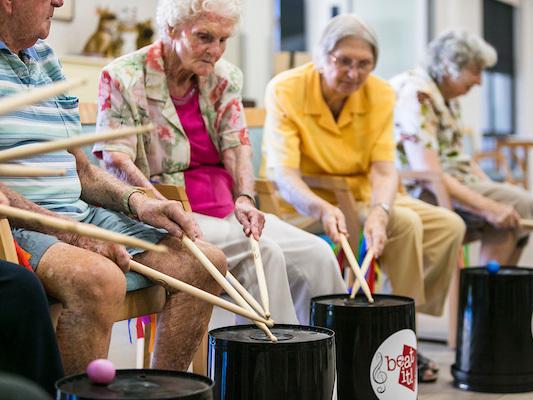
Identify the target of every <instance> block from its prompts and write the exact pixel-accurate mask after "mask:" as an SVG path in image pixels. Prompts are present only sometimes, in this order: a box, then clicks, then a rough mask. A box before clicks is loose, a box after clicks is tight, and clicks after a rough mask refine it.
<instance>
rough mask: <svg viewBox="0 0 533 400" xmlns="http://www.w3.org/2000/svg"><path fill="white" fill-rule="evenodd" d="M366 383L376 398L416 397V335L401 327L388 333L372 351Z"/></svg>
mask: <svg viewBox="0 0 533 400" xmlns="http://www.w3.org/2000/svg"><path fill="white" fill-rule="evenodd" d="M370 383H371V384H372V389H374V393H375V394H376V396H377V398H378V399H379V400H416V398H417V393H418V385H417V368H416V335H415V333H414V331H412V330H411V329H403V330H401V331H398V332H396V333H394V334H392V335H390V336H389V337H388V338H387V339H386V340H385V341H384V342H383V343H381V346H379V348H378V349H377V350H376V352H375V353H374V357H373V358H372V363H371V364H370Z"/></svg>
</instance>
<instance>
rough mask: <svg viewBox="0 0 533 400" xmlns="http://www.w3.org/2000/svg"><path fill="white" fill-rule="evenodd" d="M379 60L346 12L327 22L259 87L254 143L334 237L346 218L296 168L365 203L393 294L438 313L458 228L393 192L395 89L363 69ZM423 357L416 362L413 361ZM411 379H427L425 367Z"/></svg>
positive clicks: (436, 210) (300, 206) (432, 371)
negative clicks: (301, 60)
mask: <svg viewBox="0 0 533 400" xmlns="http://www.w3.org/2000/svg"><path fill="white" fill-rule="evenodd" d="M377 56H378V45H377V40H376V38H375V35H374V33H373V32H372V31H371V30H370V28H368V27H367V26H366V24H365V23H364V22H362V21H361V20H360V19H359V18H357V17H355V16H354V15H340V16H337V17H335V18H333V19H332V20H331V21H330V22H329V24H328V25H327V27H326V29H325V31H324V32H323V34H322V37H321V39H320V42H319V45H318V47H317V51H316V54H315V58H314V62H313V63H309V64H306V65H303V66H301V67H298V68H295V69H292V70H290V71H286V72H284V73H282V74H280V75H278V76H276V77H275V78H274V79H273V80H272V81H271V82H270V83H269V84H268V86H267V92H266V99H265V104H266V108H267V118H266V125H265V134H264V139H263V152H264V157H265V162H266V163H265V166H266V173H267V175H268V176H269V178H271V179H273V180H274V181H275V182H276V184H277V185H278V188H279V190H280V192H281V195H282V196H283V198H284V199H285V200H286V201H288V202H289V203H290V204H291V205H292V206H293V207H294V208H296V209H297V210H298V211H299V212H301V213H303V214H306V215H309V216H312V217H316V218H317V219H319V220H320V221H321V222H322V225H323V228H324V230H325V232H326V233H327V234H328V236H330V238H331V239H332V240H333V241H335V242H338V241H339V240H340V234H341V233H346V232H347V230H346V223H350V221H345V217H344V215H343V213H342V211H341V210H340V209H339V208H338V207H336V206H335V205H334V204H333V198H331V197H329V196H328V195H327V194H326V193H322V192H319V191H312V190H311V189H310V188H309V187H308V186H307V185H306V183H305V182H304V181H303V180H302V178H301V174H302V173H303V174H331V175H341V176H344V177H346V178H347V179H348V181H349V184H350V186H351V188H352V191H353V194H354V197H355V199H356V200H357V201H359V202H361V203H362V204H364V208H365V209H366V213H365V214H366V217H365V223H364V235H365V238H366V242H367V245H368V247H369V248H371V249H372V250H373V251H374V253H375V254H376V256H377V257H379V259H380V265H381V266H382V268H383V269H384V271H385V273H386V274H387V276H388V277H389V278H390V281H391V284H392V289H393V292H394V293H395V294H399V295H405V296H410V297H413V298H414V299H415V300H416V304H417V308H418V311H421V312H425V313H428V314H432V315H439V314H441V313H442V310H443V305H444V300H445V297H446V293H447V290H448V287H449V283H450V279H451V276H452V272H453V270H454V268H456V266H457V256H456V255H457V254H458V251H459V249H460V246H461V243H462V240H463V236H464V231H465V226H464V223H463V222H462V220H461V218H459V217H458V216H457V215H456V214H455V213H453V212H452V211H450V210H447V209H445V208H441V207H435V206H431V205H429V204H426V203H423V202H421V201H419V200H416V199H413V198H411V197H408V196H406V195H404V194H397V193H396V192H397V188H398V176H397V172H396V169H395V166H394V159H395V146H394V139H393V135H392V128H393V113H394V102H395V97H394V92H393V90H392V88H391V87H390V86H389V85H388V84H387V83H386V82H385V81H383V80H381V79H380V78H378V77H376V76H374V75H371V72H372V70H373V69H374V67H375V65H376V61H377ZM422 364H424V363H421V365H422ZM425 365H429V366H430V367H428V368H425V369H422V370H421V371H420V372H421V373H420V376H419V379H421V380H422V381H432V380H435V379H436V377H437V375H436V373H437V368H436V366H435V365H434V363H425Z"/></svg>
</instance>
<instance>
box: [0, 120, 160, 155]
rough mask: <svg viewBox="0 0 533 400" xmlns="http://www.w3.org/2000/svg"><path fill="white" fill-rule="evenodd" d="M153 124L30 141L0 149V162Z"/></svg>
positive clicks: (137, 130)
mask: <svg viewBox="0 0 533 400" xmlns="http://www.w3.org/2000/svg"><path fill="white" fill-rule="evenodd" d="M153 128H154V127H153V125H145V126H139V127H128V128H120V129H111V130H107V131H105V132H101V133H94V134H90V135H82V136H78V137H74V138H70V139H62V140H54V141H50V142H43V143H32V144H28V145H24V146H17V147H14V148H12V149H9V150H2V151H0V162H5V161H9V160H14V159H19V158H24V157H31V156H34V155H36V154H42V153H50V152H52V151H56V150H62V149H71V148H73V147H79V146H85V145H87V144H91V143H95V142H100V141H105V140H110V139H118V138H121V137H124V136H129V135H133V134H138V133H143V132H147V131H150V130H152V129H153Z"/></svg>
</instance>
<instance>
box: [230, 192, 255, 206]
mask: <svg viewBox="0 0 533 400" xmlns="http://www.w3.org/2000/svg"><path fill="white" fill-rule="evenodd" d="M239 197H248V198H249V199H250V201H251V202H252V204H253V205H254V207H257V204H256V202H255V197H254V196H253V194H251V193H245V192H241V193H239V194H238V195H237V196H236V197H235V201H237V199H238V198H239Z"/></svg>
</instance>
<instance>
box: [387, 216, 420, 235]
mask: <svg viewBox="0 0 533 400" xmlns="http://www.w3.org/2000/svg"><path fill="white" fill-rule="evenodd" d="M392 222H393V224H394V226H395V228H396V229H394V230H399V231H400V232H401V234H403V235H406V236H414V237H417V238H422V235H423V232H424V226H423V224H422V219H421V218H420V217H419V215H418V214H417V213H415V212H414V211H412V210H409V209H402V210H401V212H398V210H395V211H394V214H393V221H392Z"/></svg>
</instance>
